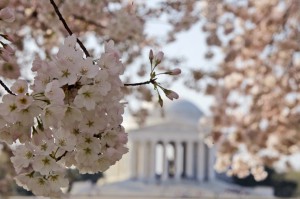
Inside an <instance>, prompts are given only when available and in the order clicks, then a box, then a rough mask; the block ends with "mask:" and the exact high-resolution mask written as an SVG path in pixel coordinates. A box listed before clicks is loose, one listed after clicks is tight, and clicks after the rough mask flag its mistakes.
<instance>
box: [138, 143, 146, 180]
mask: <svg viewBox="0 0 300 199" xmlns="http://www.w3.org/2000/svg"><path fill="white" fill-rule="evenodd" d="M138 149H139V151H138V158H139V161H138V179H139V180H144V179H145V151H146V147H145V141H144V140H140V141H139V148H138Z"/></svg>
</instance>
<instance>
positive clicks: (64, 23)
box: [50, 0, 90, 57]
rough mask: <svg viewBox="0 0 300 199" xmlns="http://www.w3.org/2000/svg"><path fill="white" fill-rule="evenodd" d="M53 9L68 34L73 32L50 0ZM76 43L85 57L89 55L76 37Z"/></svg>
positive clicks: (52, 0)
mask: <svg viewBox="0 0 300 199" xmlns="http://www.w3.org/2000/svg"><path fill="white" fill-rule="evenodd" d="M50 2H51V4H52V6H53V8H54V10H55V13H56V14H57V16H58V18H59V20H60V21H61V22H62V23H63V25H64V27H65V29H66V30H67V31H68V33H69V35H72V34H73V32H72V31H71V29H70V28H69V26H68V24H67V23H66V20H65V19H64V18H63V16H62V15H61V13H60V11H59V9H58V7H57V5H56V4H55V2H54V0H50ZM77 43H78V44H79V46H80V47H81V49H82V50H83V52H84V54H85V55H86V56H87V57H90V54H89V52H88V51H87V49H86V48H85V46H84V45H83V43H82V42H81V41H80V40H79V39H78V38H77Z"/></svg>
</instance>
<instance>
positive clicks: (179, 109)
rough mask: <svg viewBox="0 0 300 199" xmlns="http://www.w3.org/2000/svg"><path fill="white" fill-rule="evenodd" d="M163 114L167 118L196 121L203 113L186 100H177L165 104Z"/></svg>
mask: <svg viewBox="0 0 300 199" xmlns="http://www.w3.org/2000/svg"><path fill="white" fill-rule="evenodd" d="M165 116H166V118H167V119H171V120H176V121H184V122H192V123H194V122H195V123H198V121H199V119H200V118H201V117H203V116H204V113H203V112H202V111H201V110H200V109H199V108H198V107H197V106H195V105H194V104H193V103H191V102H190V101H188V100H178V101H175V102H172V103H170V104H169V105H168V106H166V109H165Z"/></svg>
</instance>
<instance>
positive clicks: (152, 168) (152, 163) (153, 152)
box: [149, 141, 156, 181]
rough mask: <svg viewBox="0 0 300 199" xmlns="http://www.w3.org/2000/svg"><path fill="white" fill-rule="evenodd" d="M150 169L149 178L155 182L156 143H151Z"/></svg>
mask: <svg viewBox="0 0 300 199" xmlns="http://www.w3.org/2000/svg"><path fill="white" fill-rule="evenodd" d="M149 147H150V164H149V165H150V168H149V170H150V171H149V175H150V176H149V178H150V180H152V181H154V180H155V177H156V173H155V168H156V148H155V147H156V141H151V142H150V146H149Z"/></svg>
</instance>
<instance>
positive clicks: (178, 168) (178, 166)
mask: <svg viewBox="0 0 300 199" xmlns="http://www.w3.org/2000/svg"><path fill="white" fill-rule="evenodd" d="M181 144H182V143H181V142H175V154H176V155H175V179H176V180H177V181H179V180H181V174H182V166H183V150H182V147H181Z"/></svg>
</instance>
